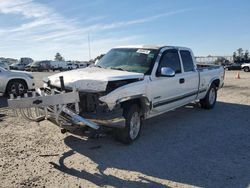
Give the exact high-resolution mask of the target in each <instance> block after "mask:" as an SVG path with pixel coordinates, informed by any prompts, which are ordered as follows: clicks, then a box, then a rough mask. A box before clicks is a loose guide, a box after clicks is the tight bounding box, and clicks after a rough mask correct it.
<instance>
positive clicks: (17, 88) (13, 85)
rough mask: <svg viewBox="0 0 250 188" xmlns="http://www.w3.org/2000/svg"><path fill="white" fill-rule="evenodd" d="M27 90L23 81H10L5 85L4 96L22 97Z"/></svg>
mask: <svg viewBox="0 0 250 188" xmlns="http://www.w3.org/2000/svg"><path fill="white" fill-rule="evenodd" d="M27 90H28V86H27V84H26V82H25V81H24V80H11V81H9V83H8V84H7V87H6V92H5V93H6V94H7V95H10V94H14V95H15V96H22V95H23V94H24V93H26V91H27Z"/></svg>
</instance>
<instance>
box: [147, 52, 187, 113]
mask: <svg viewBox="0 0 250 188" xmlns="http://www.w3.org/2000/svg"><path fill="white" fill-rule="evenodd" d="M155 66H156V67H155V68H154V70H153V72H152V75H151V81H150V83H149V84H148V93H149V95H150V97H151V101H152V107H153V109H152V113H153V114H154V113H160V112H162V111H167V110H170V109H173V108H176V107H178V106H181V105H182V104H184V103H185V101H186V100H185V94H186V93H187V92H188V91H187V87H185V86H184V85H185V78H184V74H183V72H182V66H181V60H180V56H179V51H178V49H166V50H165V51H163V52H162V54H161V52H160V59H159V60H158V62H156V65H155ZM162 67H169V68H172V69H173V70H174V71H175V76H174V77H163V76H161V75H160V71H161V68H162Z"/></svg>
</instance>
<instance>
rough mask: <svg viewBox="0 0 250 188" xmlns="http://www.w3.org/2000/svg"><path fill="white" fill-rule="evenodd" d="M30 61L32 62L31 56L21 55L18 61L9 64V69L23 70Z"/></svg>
mask: <svg viewBox="0 0 250 188" xmlns="http://www.w3.org/2000/svg"><path fill="white" fill-rule="evenodd" d="M32 62H33V60H32V59H31V58H27V57H23V58H21V59H20V61H19V62H17V63H13V64H11V65H10V69H11V70H22V71H23V70H25V67H26V66H27V65H28V64H30V63H32Z"/></svg>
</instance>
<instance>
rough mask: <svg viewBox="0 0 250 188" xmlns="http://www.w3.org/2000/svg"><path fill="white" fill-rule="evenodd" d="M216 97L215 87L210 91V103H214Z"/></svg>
mask: <svg viewBox="0 0 250 188" xmlns="http://www.w3.org/2000/svg"><path fill="white" fill-rule="evenodd" d="M215 98H216V91H215V88H211V89H210V92H209V103H210V104H211V105H212V104H214V102H215Z"/></svg>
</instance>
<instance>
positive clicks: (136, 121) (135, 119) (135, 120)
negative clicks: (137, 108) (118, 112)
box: [129, 112, 141, 140]
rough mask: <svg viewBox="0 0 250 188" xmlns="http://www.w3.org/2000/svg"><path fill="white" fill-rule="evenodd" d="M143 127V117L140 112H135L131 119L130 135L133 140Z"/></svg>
mask: <svg viewBox="0 0 250 188" xmlns="http://www.w3.org/2000/svg"><path fill="white" fill-rule="evenodd" d="M140 127H141V118H140V115H139V113H138V112H134V114H133V115H132V117H131V120H130V131H129V135H130V138H131V139H132V140H134V139H136V137H137V136H138V134H139V131H140Z"/></svg>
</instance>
